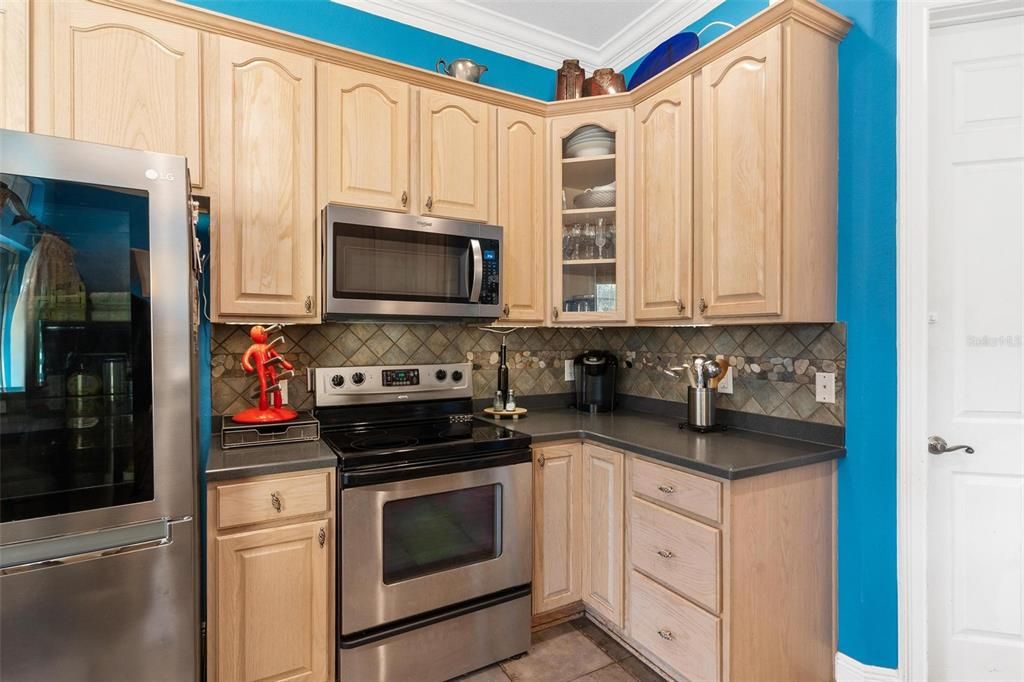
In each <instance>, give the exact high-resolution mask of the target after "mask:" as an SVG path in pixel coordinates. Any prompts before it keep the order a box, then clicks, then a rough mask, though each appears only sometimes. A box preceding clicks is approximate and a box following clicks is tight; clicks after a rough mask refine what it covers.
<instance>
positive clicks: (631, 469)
mask: <svg viewBox="0 0 1024 682" xmlns="http://www.w3.org/2000/svg"><path fill="white" fill-rule="evenodd" d="M534 452H535V461H536V462H538V465H539V463H540V461H542V460H543V461H544V467H539V466H538V469H537V471H538V478H537V479H536V485H537V488H536V490H535V505H536V507H535V511H536V512H537V513H536V514H535V523H536V526H537V527H536V529H535V534H536V537H537V538H538V546H540V545H541V544H543V546H544V549H545V550H546V551H545V553H543V554H540V555H538V556H537V558H536V560H537V564H536V568H535V575H534V612H535V618H536V620H537V621H543V620H544V619H545V616H547V617H548V618H550V617H551V614H545V612H546V611H550V610H553V609H557V608H559V607H563V606H566V605H568V604H572V603H574V602H576V601H577V600H582V606H583V607H584V608H585V609H586V611H587V612H588V613H589V614H591V615H592V616H593V617H594V618H595V619H596V620H598V622H600V623H601V624H603V625H604V626H605V627H606V628H608V629H609V630H611V631H612V632H613V633H615V634H616V635H618V636H619V637H621V638H622V639H623V640H624V641H625V642H626V643H628V644H630V645H631V646H632V647H633V648H634V649H636V650H637V651H638V652H639V653H640V654H642V655H643V656H644V657H646V658H647V659H648V660H649V661H651V662H652V663H654V664H655V665H656V666H658V667H659V668H660V669H661V670H662V671H663V672H665V673H666V674H667V675H669V676H670V677H671V678H673V679H680V680H683V679H685V680H689V681H692V682H697V681H709V682H718V681H720V680H725V681H728V680H735V681H736V682H740V681H742V682H758V681H763V682H775V681H777V680H801V681H807V682H817V681H821V682H827V681H828V680H830V679H831V677H832V667H833V663H832V661H833V656H834V652H835V648H834V642H835V632H834V625H833V623H834V613H835V606H834V604H835V597H834V592H833V588H834V582H833V577H834V570H835V537H834V520H835V513H834V504H835V499H834V484H835V480H834V477H835V466H834V463H833V462H823V463H820V464H813V465H810V466H805V467H799V468H795V469H788V470H784V471H779V472H775V473H770V474H764V475H760V476H753V477H750V478H744V479H739V480H734V481H724V480H720V479H714V478H711V477H706V476H703V475H699V474H695V473H691V472H689V471H684V470H682V469H681V468H679V467H673V466H670V465H667V464H663V463H661V462H657V461H654V460H651V459H648V458H645V457H642V456H639V455H635V454H631V453H628V452H620V451H616V450H613V449H611V448H607V447H604V446H598V445H595V444H593V443H588V442H584V443H582V446H581V445H580V444H579V443H559V444H557V445H549V446H542V447H538V448H536V449H535V451H534ZM551 458H554V460H553V461H555V462H558V464H556V465H555V468H554V469H552V470H551V471H550V472H545V473H540V472H541V471H542V470H543V469H547V467H548V466H550V462H551V461H552V459H551ZM576 458H579V459H580V461H581V462H582V467H581V468H582V474H581V476H580V480H579V482H578V483H577V488H576V490H578V491H580V492H579V494H574V491H573V490H566V486H568V485H571V481H572V480H573V477H574V476H575V474H574V473H571V469H570V468H571V466H572V463H573V462H574V461H576ZM548 473H551V474H554V475H552V476H551V477H550V478H547V480H545V477H546V476H547V474H548ZM552 498H554V499H555V500H556V501H557V504H554V505H553V504H552ZM574 504H575V505H579V506H580V507H582V514H581V516H582V533H576V534H575V535H574V534H573V533H572V532H571V531H569V530H567V528H570V527H571V522H570V521H569V520H570V519H572V518H573V514H574V512H573V511H572V505H574ZM544 505H548V506H547V507H546V508H545V506H544ZM549 523H550V524H551V526H550V527H548V525H547V524H549ZM549 543H551V544H553V546H554V547H557V549H558V551H551V550H550V549H549ZM577 566H581V570H582V589H581V590H579V591H576V592H573V591H572V590H571V589H567V588H564V587H563V586H564V585H566V584H569V582H570V578H569V576H573V575H575V573H574V572H575V571H576V570H577V568H576V567H577ZM551 576H558V577H559V580H560V581H561V582H558V583H557V587H558V588H559V589H557V590H556V589H553V584H552V582H551Z"/></svg>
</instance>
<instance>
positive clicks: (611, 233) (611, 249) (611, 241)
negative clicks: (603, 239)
mask: <svg viewBox="0 0 1024 682" xmlns="http://www.w3.org/2000/svg"><path fill="white" fill-rule="evenodd" d="M607 232H608V237H607V239H608V257H609V258H615V248H616V246H617V244H616V240H615V223H608V229H607Z"/></svg>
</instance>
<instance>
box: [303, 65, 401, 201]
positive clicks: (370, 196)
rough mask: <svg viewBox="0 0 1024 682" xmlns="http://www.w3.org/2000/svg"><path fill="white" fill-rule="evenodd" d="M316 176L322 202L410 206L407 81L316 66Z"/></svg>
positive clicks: (333, 66)
mask: <svg viewBox="0 0 1024 682" xmlns="http://www.w3.org/2000/svg"><path fill="white" fill-rule="evenodd" d="M317 81H318V83H317V84H318V99H317V106H318V107H319V111H320V116H319V122H318V123H319V126H320V129H319V133H318V141H319V142H318V147H319V148H320V149H321V150H322V151H321V154H320V162H321V163H322V167H321V170H320V177H321V179H322V181H323V182H324V183H325V187H326V197H325V199H326V201H330V202H338V203H343V204H351V205H353V206H365V207H368V208H382V209H386V210H389V211H403V212H406V211H408V210H409V197H410V194H409V191H410V187H409V181H410V177H409V132H410V124H411V122H410V109H409V106H410V96H411V94H410V92H411V90H410V88H409V85H408V84H406V83H403V82H401V81H397V80H394V79H391V78H386V77H384V76H378V75H375V74H370V73H364V72H361V71H356V70H354V69H348V68H345V67H343V66H338V65H337V64H326V63H318V64H317Z"/></svg>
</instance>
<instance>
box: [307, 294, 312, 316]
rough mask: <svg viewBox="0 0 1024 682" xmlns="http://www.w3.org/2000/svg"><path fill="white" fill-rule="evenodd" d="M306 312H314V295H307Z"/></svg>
mask: <svg viewBox="0 0 1024 682" xmlns="http://www.w3.org/2000/svg"><path fill="white" fill-rule="evenodd" d="M306 312H307V313H311V312H313V297H312V296H307V297H306Z"/></svg>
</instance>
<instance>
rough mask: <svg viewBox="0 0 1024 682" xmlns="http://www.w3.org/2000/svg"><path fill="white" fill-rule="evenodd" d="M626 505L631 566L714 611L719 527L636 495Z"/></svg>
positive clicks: (715, 607) (716, 603) (716, 604)
mask: <svg viewBox="0 0 1024 682" xmlns="http://www.w3.org/2000/svg"><path fill="white" fill-rule="evenodd" d="M629 506H630V524H631V526H630V528H631V531H630V544H629V555H630V561H631V562H632V564H633V566H634V567H636V568H638V569H640V570H641V571H643V572H644V573H646V574H648V575H650V576H652V577H654V578H657V579H658V580H659V581H661V582H662V583H664V584H665V585H667V586H669V587H671V588H672V589H673V590H675V591H676V592H679V593H680V594H682V595H685V596H687V597H689V598H690V599H693V600H694V601H696V602H699V603H700V604H702V605H704V606H706V607H708V608H709V609H711V610H712V611H718V610H719V605H718V580H719V577H718V576H719V568H718V566H719V544H720V542H719V537H720V531H719V530H717V529H715V528H712V527H710V526H705V525H704V524H703V523H698V522H697V521H693V520H691V519H688V518H686V517H685V516H682V515H680V514H676V513H675V512H671V511H669V510H667V509H662V508H661V507H659V506H657V505H654V504H651V503H650V502H646V501H644V500H641V499H640V498H638V497H633V498H631V499H630V501H629Z"/></svg>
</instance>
